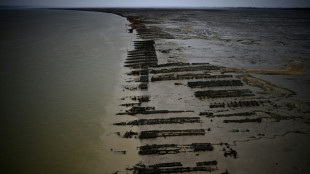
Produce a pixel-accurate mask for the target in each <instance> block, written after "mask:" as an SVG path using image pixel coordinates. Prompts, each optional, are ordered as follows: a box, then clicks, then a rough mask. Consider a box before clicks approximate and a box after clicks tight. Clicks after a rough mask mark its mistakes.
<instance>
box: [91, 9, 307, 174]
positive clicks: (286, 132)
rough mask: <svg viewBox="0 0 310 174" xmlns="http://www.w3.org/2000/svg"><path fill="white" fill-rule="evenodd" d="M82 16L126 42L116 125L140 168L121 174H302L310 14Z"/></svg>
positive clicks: (168, 12)
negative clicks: (119, 29)
mask: <svg viewBox="0 0 310 174" xmlns="http://www.w3.org/2000/svg"><path fill="white" fill-rule="evenodd" d="M88 10H93V11H104V12H111V13H115V14H118V15H121V16H123V17H126V18H127V19H128V27H127V31H126V32H129V33H132V35H133V36H134V40H133V42H132V45H131V46H132V47H131V48H130V49H129V50H128V54H127V56H126V57H125V60H124V65H123V66H124V71H125V74H124V79H123V86H122V88H123V89H122V91H120V94H119V95H120V96H121V97H120V100H119V104H120V105H121V106H120V111H119V113H115V114H116V115H117V116H118V117H122V116H124V118H123V119H122V121H121V122H118V123H115V124H114V126H116V127H127V131H123V132H117V135H118V136H119V138H127V139H130V138H131V139H135V140H136V141H138V142H139V143H140V145H139V147H137V149H133V151H135V152H136V153H138V154H139V157H140V161H139V162H137V164H136V165H135V166H127V168H126V171H125V172H129V173H130V172H132V173H179V172H189V173H204V172H212V173H215V174H216V173H239V174H240V173H259V174H260V173H308V172H309V170H310V162H309V161H310V150H309V147H310V135H309V133H310V125H309V123H310V117H309V116H310V115H309V113H310V100H309V98H310V97H309V96H310V95H309V91H308V88H309V87H310V83H309V79H310V78H309V77H310V76H309V71H308V70H309V66H310V65H309V55H310V51H309V47H310V42H309V39H310V37H309V36H310V26H309V22H310V13H309V11H307V10H304V11H302V10H293V9H291V10H266V9H209V10H199V9H197V10H169V9H166V10H158V9H153V10H151V9H104V10H102V9H88ZM301 16H302V17H301ZM307 23H308V24H307ZM124 32H125V31H124ZM128 116H130V118H129V117H128ZM119 129H121V128H119ZM118 155H125V156H126V151H125V152H123V151H121V152H120V154H118ZM126 158H130V156H128V155H127V157H126ZM122 167H123V166H120V170H123V169H121V168H122Z"/></svg>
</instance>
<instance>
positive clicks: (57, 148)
mask: <svg viewBox="0 0 310 174" xmlns="http://www.w3.org/2000/svg"><path fill="white" fill-rule="evenodd" d="M0 13H1V15H0V20H1V27H0V56H1V65H0V66H1V101H2V102H1V123H2V126H1V128H0V129H1V134H2V135H1V139H2V140H1V147H2V148H1V158H2V161H3V162H4V163H3V162H2V164H4V165H5V166H6V167H5V168H3V169H1V170H5V172H4V173H23V174H26V173H31V174H35V173H40V174H43V173H53V174H56V173H57V174H60V173H66V174H69V173H74V174H77V173H83V174H87V173H105V168H104V167H105V165H104V163H106V161H104V160H106V159H105V150H106V149H104V148H105V147H104V145H103V144H104V141H105V139H104V138H102V135H103V134H104V128H103V127H104V125H105V123H104V118H105V117H106V113H107V110H109V108H108V107H107V103H109V101H110V100H112V98H114V96H113V90H114V87H115V86H116V85H117V83H118V80H119V76H120V68H121V60H122V57H124V54H125V53H126V49H127V45H128V44H129V42H130V38H129V36H128V35H127V34H126V32H125V31H126V20H125V19H124V18H121V17H119V16H116V15H112V14H104V13H92V12H78V11H56V10H1V11H0ZM1 173H3V172H1Z"/></svg>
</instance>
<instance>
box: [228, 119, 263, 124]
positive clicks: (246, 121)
mask: <svg viewBox="0 0 310 174" xmlns="http://www.w3.org/2000/svg"><path fill="white" fill-rule="evenodd" d="M252 122H253V123H255V122H256V123H260V122H262V118H253V119H251V118H245V119H239V120H224V121H223V123H252Z"/></svg>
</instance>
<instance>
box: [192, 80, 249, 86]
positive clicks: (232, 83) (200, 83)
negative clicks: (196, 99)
mask: <svg viewBox="0 0 310 174" xmlns="http://www.w3.org/2000/svg"><path fill="white" fill-rule="evenodd" d="M242 85H243V83H242V82H241V81H240V80H211V81H196V82H188V83H187V86H189V87H190V88H204V87H221V86H242Z"/></svg>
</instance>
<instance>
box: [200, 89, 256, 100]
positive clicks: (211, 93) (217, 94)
mask: <svg viewBox="0 0 310 174" xmlns="http://www.w3.org/2000/svg"><path fill="white" fill-rule="evenodd" d="M195 96H196V97H198V98H205V97H207V98H225V97H249V96H255V95H254V94H253V93H252V91H250V90H249V89H241V90H207V91H196V92H195Z"/></svg>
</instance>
